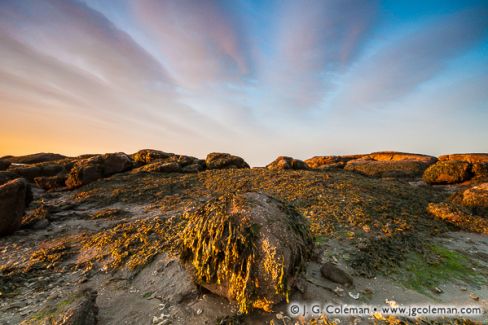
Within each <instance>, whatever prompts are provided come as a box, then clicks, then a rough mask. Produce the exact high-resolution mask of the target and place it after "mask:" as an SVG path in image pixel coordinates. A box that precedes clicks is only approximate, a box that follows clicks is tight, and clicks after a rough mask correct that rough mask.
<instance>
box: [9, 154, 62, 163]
mask: <svg viewBox="0 0 488 325" xmlns="http://www.w3.org/2000/svg"><path fill="white" fill-rule="evenodd" d="M65 158H67V157H66V156H63V155H60V154H57V153H45V152H40V153H35V154H31V155H25V156H17V157H14V156H5V157H2V158H0V160H3V161H8V162H10V163H15V164H36V163H41V162H46V161H54V160H61V159H65Z"/></svg>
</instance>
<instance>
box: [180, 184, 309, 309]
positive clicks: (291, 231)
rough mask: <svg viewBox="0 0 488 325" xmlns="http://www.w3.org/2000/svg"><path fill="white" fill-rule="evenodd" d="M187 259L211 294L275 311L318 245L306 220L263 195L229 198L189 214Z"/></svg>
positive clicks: (183, 249) (183, 235)
mask: <svg viewBox="0 0 488 325" xmlns="http://www.w3.org/2000/svg"><path fill="white" fill-rule="evenodd" d="M184 218H185V219H186V220H187V224H186V227H185V229H184V230H183V231H182V233H181V255H180V256H181V259H182V262H183V264H184V265H185V266H186V267H187V268H188V270H190V272H191V273H192V274H193V276H194V278H195V281H196V282H197V283H198V284H199V285H201V286H203V287H205V288H207V289H208V290H210V291H211V292H213V293H215V294H218V295H221V296H224V297H227V298H228V299H230V300H235V301H237V303H238V305H239V309H240V311H241V312H243V313H247V312H248V311H249V310H250V309H251V308H252V307H254V308H260V309H263V310H267V311H269V310H270V308H271V306H272V305H273V304H276V303H279V302H281V301H283V300H285V299H286V297H287V295H288V292H289V290H290V287H291V286H292V285H293V283H294V280H295V279H296V275H297V274H298V272H299V271H300V270H301V268H302V266H303V263H304V261H305V259H306V258H307V257H308V254H309V252H310V249H311V246H312V240H311V235H310V232H309V229H308V225H307V222H306V220H305V219H304V218H303V217H302V216H301V215H300V214H298V213H297V212H296V211H295V210H294V209H293V208H291V207H289V206H287V205H285V204H283V203H281V202H280V201H278V200H276V199H274V198H272V197H270V196H267V195H265V194H261V193H253V192H250V193H244V194H236V195H227V196H224V197H220V198H217V199H214V200H211V201H209V202H207V203H206V204H205V205H203V206H202V207H200V208H198V209H196V210H194V211H192V212H188V213H187V214H185V215H184Z"/></svg>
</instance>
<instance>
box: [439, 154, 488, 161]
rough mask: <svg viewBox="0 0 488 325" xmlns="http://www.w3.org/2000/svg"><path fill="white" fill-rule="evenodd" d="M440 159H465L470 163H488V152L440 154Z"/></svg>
mask: <svg viewBox="0 0 488 325" xmlns="http://www.w3.org/2000/svg"><path fill="white" fill-rule="evenodd" d="M439 160H440V161H452V160H457V161H465V162H468V163H488V153H457V154H451V155H443V156H439Z"/></svg>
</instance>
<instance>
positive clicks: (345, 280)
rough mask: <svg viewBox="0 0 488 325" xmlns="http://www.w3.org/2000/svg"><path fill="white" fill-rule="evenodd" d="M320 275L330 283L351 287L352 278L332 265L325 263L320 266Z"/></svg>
mask: <svg viewBox="0 0 488 325" xmlns="http://www.w3.org/2000/svg"><path fill="white" fill-rule="evenodd" d="M320 273H321V274H322V276H323V277H324V278H326V279H327V280H330V281H332V282H335V283H339V284H342V285H344V286H352V285H353V279H352V277H351V276H350V275H349V274H347V273H346V272H345V271H343V270H341V269H340V268H338V267H337V266H335V265H334V264H332V263H325V264H324V265H322V267H321V268H320Z"/></svg>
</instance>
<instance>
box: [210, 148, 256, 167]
mask: <svg viewBox="0 0 488 325" xmlns="http://www.w3.org/2000/svg"><path fill="white" fill-rule="evenodd" d="M205 164H206V166H207V168H208V169H228V168H249V165H248V164H247V163H246V162H245V161H244V159H242V158H241V157H238V156H233V155H231V154H228V153H220V152H212V153H209V154H208V155H207V158H206V159H205Z"/></svg>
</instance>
